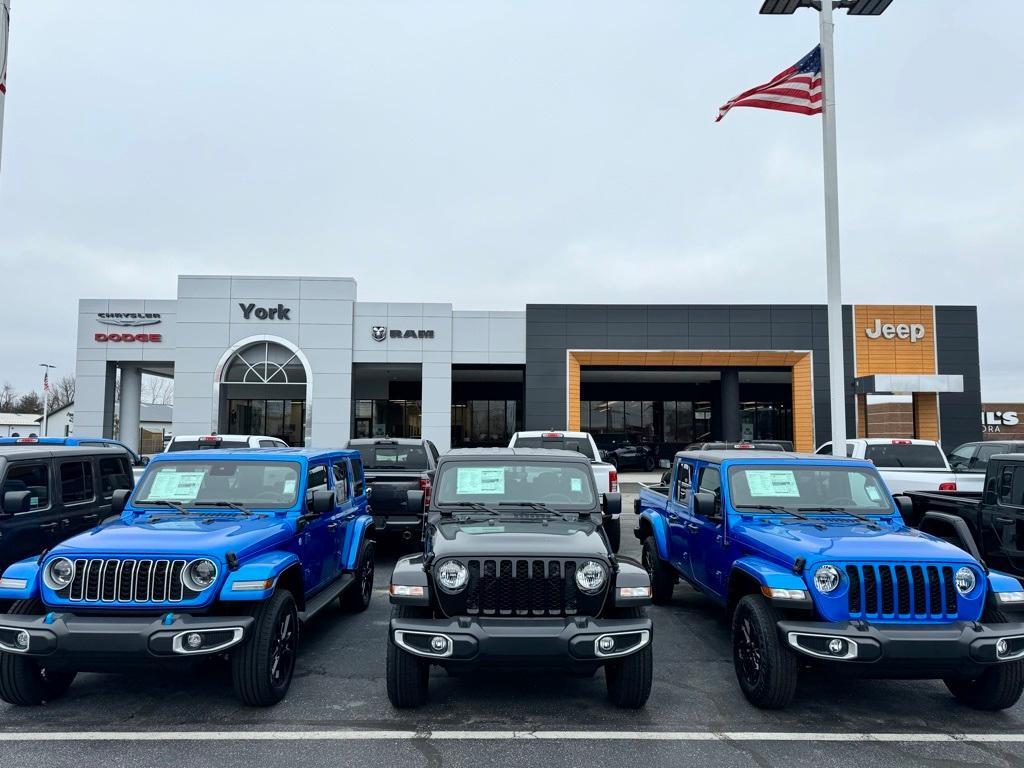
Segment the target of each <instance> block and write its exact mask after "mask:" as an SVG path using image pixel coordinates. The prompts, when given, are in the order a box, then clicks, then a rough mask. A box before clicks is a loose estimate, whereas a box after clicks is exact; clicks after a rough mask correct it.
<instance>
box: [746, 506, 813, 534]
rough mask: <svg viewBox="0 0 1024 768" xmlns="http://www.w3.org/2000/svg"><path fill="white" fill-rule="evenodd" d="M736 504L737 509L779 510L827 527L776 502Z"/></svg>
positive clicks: (781, 512)
mask: <svg viewBox="0 0 1024 768" xmlns="http://www.w3.org/2000/svg"><path fill="white" fill-rule="evenodd" d="M734 506H735V507H736V509H756V510H758V511H760V512H779V513H780V514H783V515H789V516H790V517H795V518H796V519H797V520H803V521H804V522H805V523H814V524H815V525H816V526H817V527H819V528H824V527H825V526H824V525H822V524H821V523H818V522H815V521H814V520H811V518H809V517H808V516H807V515H801V514H800V513H799V512H795V511H793V510H792V509H787V508H786V507H780V506H777V505H775V504H736V505H734Z"/></svg>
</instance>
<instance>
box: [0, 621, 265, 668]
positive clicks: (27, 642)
mask: <svg viewBox="0 0 1024 768" xmlns="http://www.w3.org/2000/svg"><path fill="white" fill-rule="evenodd" d="M168 617H169V618H168ZM252 623H253V617H252V616H191V615H188V614H163V615H161V616H88V615H76V614H71V613H48V614H47V615H46V616H23V615H14V614H0V652H3V653H16V654H20V655H25V656H36V657H45V658H47V659H48V660H53V661H54V662H61V663H64V664H66V665H67V666H71V667H74V666H75V665H76V662H81V664H82V665H83V666H85V667H92V666H98V665H100V666H101V665H103V663H104V662H111V663H116V664H118V665H120V664H122V663H130V662H132V661H147V660H159V659H174V658H179V659H181V658H189V657H193V656H203V655H208V654H211V653H220V652H222V651H226V650H228V649H230V648H232V647H234V646H236V645H238V644H239V643H241V642H242V641H243V640H244V639H245V637H246V635H247V634H248V632H249V629H250V627H251V626H252ZM197 635H198V637H199V645H194V643H195V642H196V639H195V636H197Z"/></svg>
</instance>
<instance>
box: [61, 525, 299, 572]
mask: <svg viewBox="0 0 1024 768" xmlns="http://www.w3.org/2000/svg"><path fill="white" fill-rule="evenodd" d="M291 530H292V523H291V521H289V520H288V519H287V518H284V517H278V516H276V515H271V516H267V517H257V518H241V517H239V518H238V519H234V518H229V517H208V516H206V515H200V514H197V515H196V516H195V517H194V518H190V517H166V516H165V517H161V518H157V520H155V521H154V520H152V519H151V518H148V517H143V518H136V519H134V520H132V522H130V523H125V522H122V521H120V520H118V521H115V522H112V523H107V524H106V525H102V526H100V527H99V528H94V529H93V530H91V531H88V532H86V533H82V534H79V535H78V536H74V537H72V538H70V539H68V540H67V541H65V542H64V543H63V544H60V545H59V546H57V547H54V548H53V549H52V550H51V554H58V553H59V554H63V555H66V556H68V557H71V556H75V555H77V556H90V555H111V556H125V555H154V556H161V555H165V556H166V555H207V556H210V557H217V558H219V559H220V560H221V561H223V560H224V556H225V555H226V554H227V553H228V552H234V553H235V554H236V555H238V556H239V557H241V556H242V555H243V554H246V553H248V552H252V551H257V550H260V549H263V548H264V547H265V546H266V545H267V544H268V543H270V542H272V541H274V540H276V539H278V538H283V537H286V536H288V535H289V534H290V533H291Z"/></svg>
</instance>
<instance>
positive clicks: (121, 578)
mask: <svg viewBox="0 0 1024 768" xmlns="http://www.w3.org/2000/svg"><path fill="white" fill-rule="evenodd" d="M185 563H186V561H185V560H113V559H103V560H100V559H94V560H85V559H81V560H75V575H74V578H73V579H72V580H71V584H69V585H68V586H66V587H64V589H62V590H59V591H58V592H57V595H58V596H59V597H62V598H64V599H65V600H69V601H71V602H72V603H86V604H88V603H136V604H137V603H145V604H160V603H180V602H181V601H182V600H191V599H193V598H195V597H197V596H198V595H199V593H198V592H196V591H194V590H191V589H188V588H187V587H186V586H185V585H184V584H182V581H181V572H182V570H183V569H184V568H185Z"/></svg>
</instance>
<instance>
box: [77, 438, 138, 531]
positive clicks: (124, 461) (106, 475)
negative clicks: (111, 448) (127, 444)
mask: <svg viewBox="0 0 1024 768" xmlns="http://www.w3.org/2000/svg"><path fill="white" fill-rule="evenodd" d="M96 469H97V473H98V475H99V489H100V503H99V506H98V508H97V509H96V514H95V515H93V514H86V515H83V517H82V520H81V525H82V526H83V530H88V529H89V528H90V527H91V526H93V525H95V524H96V523H97V522H103V520H105V519H106V518H107V517H109V516H110V499H111V497H112V496H113V495H114V491H117V490H131V489H132V488H134V487H135V473H134V471H133V470H132V467H131V466H130V465H129V463H128V458H127V457H125V456H119V455H117V454H115V455H113V456H97V457H96Z"/></svg>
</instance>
